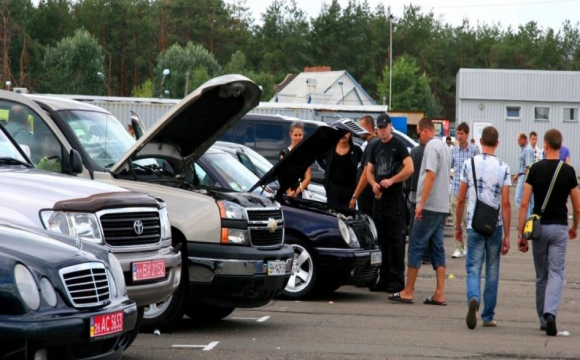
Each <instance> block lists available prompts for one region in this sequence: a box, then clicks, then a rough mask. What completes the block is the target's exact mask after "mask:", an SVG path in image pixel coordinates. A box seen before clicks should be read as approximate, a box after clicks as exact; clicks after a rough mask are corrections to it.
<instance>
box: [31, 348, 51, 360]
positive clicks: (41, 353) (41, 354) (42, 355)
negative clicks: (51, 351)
mask: <svg viewBox="0 0 580 360" xmlns="http://www.w3.org/2000/svg"><path fill="white" fill-rule="evenodd" d="M46 359H48V356H47V355H46V349H40V350H36V352H35V353H34V360H46Z"/></svg>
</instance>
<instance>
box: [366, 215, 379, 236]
mask: <svg viewBox="0 0 580 360" xmlns="http://www.w3.org/2000/svg"><path fill="white" fill-rule="evenodd" d="M367 220H368V222H369V229H371V233H372V234H373V237H374V238H375V241H376V240H377V239H378V238H379V233H378V232H377V227H376V226H375V222H374V221H373V219H372V218H371V217H370V216H368V215H367Z"/></svg>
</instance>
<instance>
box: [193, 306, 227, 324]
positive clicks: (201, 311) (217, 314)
mask: <svg viewBox="0 0 580 360" xmlns="http://www.w3.org/2000/svg"><path fill="white" fill-rule="evenodd" d="M235 309H236V308H234V307H225V306H215V305H209V304H201V303H193V304H191V305H190V306H188V307H187V309H186V310H185V315H187V316H189V317H190V318H191V320H193V322H194V323H195V324H210V323H213V322H216V321H220V320H222V319H223V318H225V317H227V316H228V315H230V314H231V313H232V312H234V310H235Z"/></svg>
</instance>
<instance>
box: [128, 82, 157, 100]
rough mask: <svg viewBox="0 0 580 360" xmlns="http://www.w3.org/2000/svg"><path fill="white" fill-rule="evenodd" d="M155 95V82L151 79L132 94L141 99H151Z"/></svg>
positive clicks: (137, 87)
mask: <svg viewBox="0 0 580 360" xmlns="http://www.w3.org/2000/svg"><path fill="white" fill-rule="evenodd" d="M154 94H155V91H153V81H151V79H147V80H145V82H144V83H143V84H141V85H139V86H136V87H135V88H134V89H133V91H132V93H131V95H132V96H133V97H141V98H151V97H153V96H154Z"/></svg>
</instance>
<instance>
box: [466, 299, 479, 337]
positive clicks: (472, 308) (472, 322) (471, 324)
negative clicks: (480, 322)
mask: <svg viewBox="0 0 580 360" xmlns="http://www.w3.org/2000/svg"><path fill="white" fill-rule="evenodd" d="M478 307H479V305H478V304H477V299H476V298H471V300H469V310H467V317H466V318H465V323H466V324H467V327H468V328H469V329H471V330H473V329H475V327H476V326H477V310H478Z"/></svg>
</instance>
